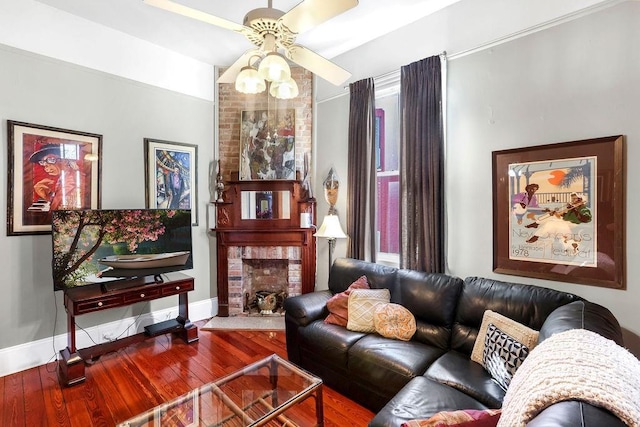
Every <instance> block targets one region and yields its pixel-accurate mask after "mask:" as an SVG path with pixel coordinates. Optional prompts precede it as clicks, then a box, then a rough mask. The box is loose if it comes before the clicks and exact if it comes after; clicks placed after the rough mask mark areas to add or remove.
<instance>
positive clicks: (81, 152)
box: [7, 120, 102, 236]
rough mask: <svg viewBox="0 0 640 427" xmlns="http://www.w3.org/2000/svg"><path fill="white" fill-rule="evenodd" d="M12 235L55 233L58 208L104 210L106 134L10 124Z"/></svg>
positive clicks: (9, 218) (9, 214) (9, 229)
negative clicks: (53, 214) (53, 215)
mask: <svg viewBox="0 0 640 427" xmlns="http://www.w3.org/2000/svg"><path fill="white" fill-rule="evenodd" d="M7 131H8V144H7V145H8V149H9V156H8V159H9V161H8V166H9V179H8V188H7V198H8V200H7V235H8V236H17V235H29V234H49V233H51V212H52V211H54V210H56V209H99V208H100V179H101V164H102V159H101V154H102V152H101V150H102V135H97V134H93V133H88V132H81V131H74V130H68V129H60V128H55V127H51V126H43V125H36V124H31V123H23V122H18V121H13V120H7Z"/></svg>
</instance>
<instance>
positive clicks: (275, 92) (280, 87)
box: [269, 78, 299, 99]
mask: <svg viewBox="0 0 640 427" xmlns="http://www.w3.org/2000/svg"><path fill="white" fill-rule="evenodd" d="M269 93H270V94H271V96H273V97H274V98H279V99H291V98H295V97H296V96H298V93H299V91H298V84H297V83H296V81H295V80H293V79H292V78H290V79H289V80H285V81H283V82H273V83H271V87H270V88H269Z"/></svg>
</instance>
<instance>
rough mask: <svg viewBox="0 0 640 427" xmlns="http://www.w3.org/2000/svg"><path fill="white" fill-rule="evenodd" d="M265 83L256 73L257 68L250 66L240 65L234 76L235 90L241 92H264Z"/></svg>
mask: <svg viewBox="0 0 640 427" xmlns="http://www.w3.org/2000/svg"><path fill="white" fill-rule="evenodd" d="M266 88H267V84H266V83H265V81H264V79H263V78H261V77H260V76H259V75H258V70H256V69H255V68H253V67H251V66H247V67H242V70H240V72H239V73H238V77H236V90H237V91H238V92H242V93H260V92H264V90H265V89H266Z"/></svg>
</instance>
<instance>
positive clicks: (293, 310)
mask: <svg viewBox="0 0 640 427" xmlns="http://www.w3.org/2000/svg"><path fill="white" fill-rule="evenodd" d="M331 296H332V294H331V292H330V291H329V290H324V291H316V292H310V293H308V294H302V295H298V296H295V297H291V298H287V299H286V300H285V301H284V309H285V317H286V320H287V322H293V323H295V324H296V325H297V326H306V325H308V324H309V323H311V322H313V321H314V320H318V319H324V318H325V317H327V315H328V314H329V310H328V309H327V301H329V298H331Z"/></svg>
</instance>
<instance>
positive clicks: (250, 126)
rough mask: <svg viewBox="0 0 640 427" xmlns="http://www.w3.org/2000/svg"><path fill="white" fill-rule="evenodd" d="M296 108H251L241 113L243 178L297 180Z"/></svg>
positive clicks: (241, 177) (241, 168)
mask: <svg viewBox="0 0 640 427" xmlns="http://www.w3.org/2000/svg"><path fill="white" fill-rule="evenodd" d="M295 117H296V111H295V110H294V109H283V110H252V111H242V113H241V116H240V122H241V128H240V179H241V180H258V179H287V180H294V179H296V127H295V126H296V120H295Z"/></svg>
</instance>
